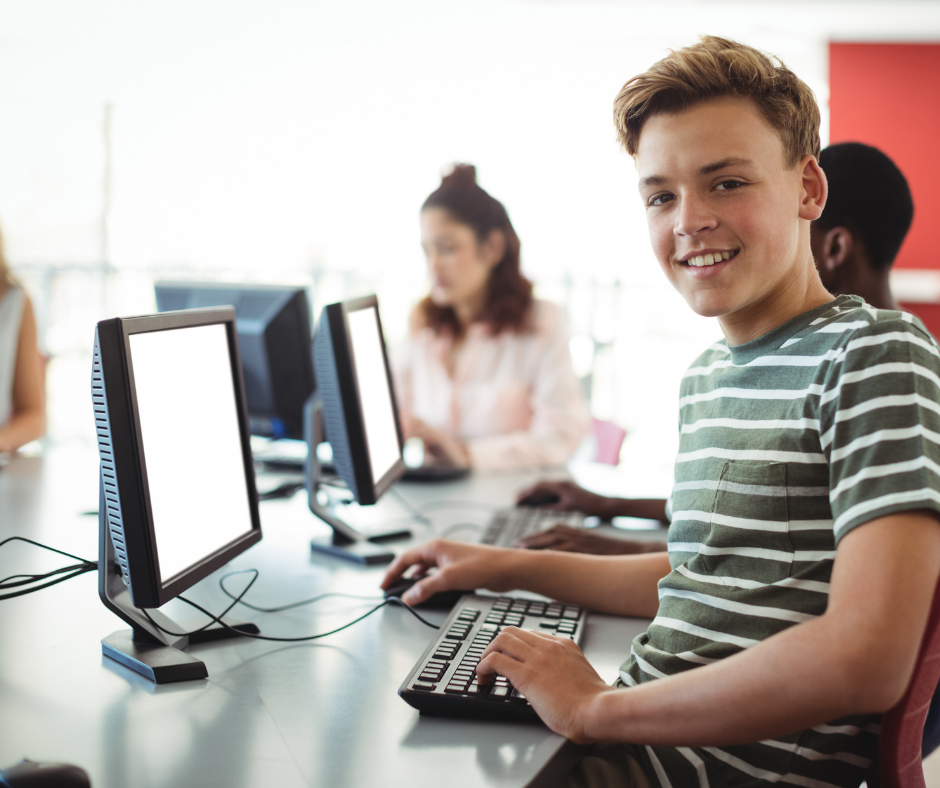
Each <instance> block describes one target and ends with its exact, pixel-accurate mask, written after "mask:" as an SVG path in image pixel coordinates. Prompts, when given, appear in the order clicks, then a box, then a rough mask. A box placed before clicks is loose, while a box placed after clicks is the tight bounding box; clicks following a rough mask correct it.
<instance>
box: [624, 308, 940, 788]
mask: <svg viewBox="0 0 940 788" xmlns="http://www.w3.org/2000/svg"><path fill="white" fill-rule="evenodd" d="M679 426H680V432H681V436H680V447H679V454H678V456H677V458H676V467H675V484H674V487H673V492H672V496H671V498H670V502H669V505H668V510H669V513H670V516H671V525H670V527H669V561H670V565H671V567H672V571H671V572H670V573H669V575H667V576H666V577H665V578H663V580H661V581H660V583H659V600H660V602H659V610H658V612H657V615H656V618H655V619H654V620H653V622H652V623H651V624H650V627H649V630H648V631H647V632H646V633H645V634H643V635H641V636H640V637H638V638H636V640H635V641H634V642H633V647H632V649H631V655H630V659H628V660H627V662H625V663H624V665H623V666H622V667H621V669H620V677H621V682H622V685H623V686H634V685H636V684H640V683H643V682H646V681H653V680H656V679H659V678H663V677H666V676H670V675H673V674H676V673H680V672H682V671H685V670H690V669H693V668H696V667H698V666H700V665H707V664H709V663H711V662H714V661H715V660H719V659H723V658H725V657H728V656H731V655H733V654H736V653H738V652H739V651H741V650H743V649H746V648H748V647H749V646H752V645H754V644H756V643H758V642H759V641H761V640H764V639H765V638H768V637H770V636H771V635H773V634H775V633H777V632H780V631H781V630H783V629H786V628H787V627H790V626H793V625H794V624H799V623H801V622H803V621H807V620H809V619H812V618H814V617H815V616H818V615H820V614H821V613H823V611H824V610H825V609H826V602H827V599H828V594H829V579H830V574H831V571H832V562H833V559H834V557H835V553H836V545H837V544H838V542H839V540H840V539H841V538H842V537H843V536H845V534H847V533H848V532H849V531H851V530H852V529H853V528H855V527H857V526H859V525H862V524H864V523H866V522H869V521H871V520H873V519H875V518H878V517H883V516H885V515H888V514H890V513H892V512H901V511H906V510H912V509H933V510H934V511H938V512H940V476H938V472H940V349H938V346H937V343H936V342H935V341H934V340H933V338H932V337H931V336H930V334H928V333H927V331H926V330H925V329H924V328H923V326H922V325H921V324H920V322H919V321H918V320H917V319H916V318H914V317H912V316H910V315H906V314H903V313H900V312H892V311H884V310H875V309H873V308H871V307H869V306H868V305H867V304H865V302H864V301H862V300H861V299H860V298H857V297H854V296H840V297H839V298H838V299H836V300H835V301H832V302H830V303H828V304H825V305H823V306H821V307H818V308H816V309H814V310H812V311H810V312H807V313H806V314H803V315H801V316H799V317H797V318H795V319H794V320H791V321H789V322H788V323H786V324H784V325H782V326H780V327H779V328H776V329H774V330H773V331H771V332H770V333H768V334H766V335H764V336H762V337H760V338H759V339H756V340H754V341H753V342H748V343H746V344H743V345H738V346H736V347H728V346H727V344H726V343H724V342H720V343H718V344H715V345H713V346H712V347H710V348H709V349H708V350H707V351H706V352H705V353H704V354H702V356H700V357H699V358H698V360H697V361H696V362H695V363H694V365H693V366H692V367H691V368H690V369H689V370H688V372H686V374H685V376H684V378H683V381H682V387H681V396H680V400H679ZM859 582H864V578H859ZM878 722H879V718H878V716H877V715H869V716H856V717H851V718H844V719H840V720H833V721H830V722H829V723H827V724H824V725H817V726H816V727H814V728H812V729H810V730H805V731H800V732H798V733H794V734H792V735H789V736H781V737H779V738H778V739H775V740H772V741H762V742H757V743H754V744H749V745H743V746H734V747H701V748H687V747H637V748H636V750H637V755H638V756H639V757H641V758H642V759H643V761H644V765H645V767H646V768H647V771H648V773H649V774H650V776H651V777H653V780H654V784H655V780H656V779H657V778H658V780H659V783H660V784H661V785H662V786H663V788H666V787H667V786H673V788H679V786H682V787H683V788H684V787H685V786H698V787H699V788H705V786H710V788H718V786H722V788H723V787H724V786H750V785H764V784H766V783H782V784H793V785H800V786H810V787H812V788H829V787H830V786H853V787H855V786H858V785H859V783H860V782H861V781H862V779H863V778H864V774H865V771H866V770H867V768H868V766H869V765H870V763H871V759H872V758H873V757H874V754H875V752H876V750H877V742H878V731H879V724H878Z"/></svg>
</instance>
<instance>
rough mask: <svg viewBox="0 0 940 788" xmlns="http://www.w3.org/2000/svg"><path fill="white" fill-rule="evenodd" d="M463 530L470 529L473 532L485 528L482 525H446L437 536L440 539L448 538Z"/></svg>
mask: <svg viewBox="0 0 940 788" xmlns="http://www.w3.org/2000/svg"><path fill="white" fill-rule="evenodd" d="M465 528H472V529H474V530H477V531H478V530H480V529H482V528H486V526H485V525H483V524H482V523H454V524H453V525H448V526H447V527H446V528H444V529H443V530H441V531H439V532H438V536H440V537H441V538H444V537H447V536H450V535H451V534H453V533H456V532H457V531H463V530H464V529H465Z"/></svg>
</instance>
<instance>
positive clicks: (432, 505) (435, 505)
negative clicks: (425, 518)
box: [420, 499, 503, 512]
mask: <svg viewBox="0 0 940 788" xmlns="http://www.w3.org/2000/svg"><path fill="white" fill-rule="evenodd" d="M502 508H503V507H502V506H498V505H496V504H494V503H484V502H483V501H455V500H452V499H447V500H442V501H429V502H428V503H425V504H422V505H421V507H420V510H421V512H429V511H431V510H433V509H484V510H485V511H487V512H495V511H496V510H497V509H502Z"/></svg>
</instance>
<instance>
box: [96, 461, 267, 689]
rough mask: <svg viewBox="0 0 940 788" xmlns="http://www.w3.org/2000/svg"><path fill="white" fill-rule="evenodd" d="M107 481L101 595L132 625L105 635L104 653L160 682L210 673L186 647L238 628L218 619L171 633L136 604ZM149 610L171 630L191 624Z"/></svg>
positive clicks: (252, 629)
mask: <svg viewBox="0 0 940 788" xmlns="http://www.w3.org/2000/svg"><path fill="white" fill-rule="evenodd" d="M102 482H103V480H101V479H99V493H98V596H100V597H101V601H102V602H103V603H104V606H105V607H106V608H108V610H110V611H111V612H112V613H114V614H115V615H116V616H118V617H119V618H121V619H123V620H124V621H126V622H127V623H128V624H130V625H131V629H121V630H118V631H117V632H112V633H111V634H110V635H108V636H107V637H106V638H104V639H103V640H102V641H101V653H102V654H104V656H106V657H109V658H110V659H113V660H114V661H115V662H120V663H121V664H122V665H125V666H126V667H128V668H130V669H131V670H133V671H136V672H137V673H139V674H140V675H142V676H144V677H145V678H148V679H150V681H152V682H154V683H155V684H169V683H171V682H175V681H192V680H193V679H204V678H207V677H208V675H209V672H208V671H207V670H206V664H205V663H204V662H203V661H202V660H199V659H196V658H195V657H193V656H190V655H189V654H187V653H186V652H184V651H182V649H184V648H186V647H187V646H188V645H189V644H190V643H209V642H211V641H214V640H222V639H224V638H230V637H237V633H235V632H231V631H230V630H228V629H225V628H224V627H222V626H220V625H219V624H213V625H212V626H211V627H208V628H206V629H204V630H202V631H201V632H196V633H194V634H192V635H188V636H186V635H183V636H181V637H178V636H175V635H169V634H167V633H166V632H162V631H161V630H160V629H158V628H157V627H156V626H154V625H153V624H152V623H151V622H150V621H148V620H147V617H146V616H145V615H144V614H143V613H142V612H141V608H138V607H135V606H134V603H133V602H132V601H131V595H130V591H128V589H127V586H126V585H125V584H124V578H123V577H121V571H120V568H119V567H118V565H117V559H116V557H115V555H114V544H113V543H112V542H111V531H110V529H109V527H108V508H107V502H106V501H105V498H104V485H103V483H102ZM147 615H149V616H150V618H152V619H153V620H154V621H155V622H156V623H157V624H159V625H160V626H161V627H163V628H164V629H168V630H170V631H171V632H180V631H185V630H186V628H187V627H186V626H185V625H182V624H177V623H176V622H175V621H173V620H172V619H171V618H169V617H167V616H165V615H164V614H163V613H161V612H160V611H159V610H156V609H148V610H147ZM222 620H223V621H224V622H225V623H226V624H228V626H230V627H232V629H236V630H239V631H241V632H244V633H246V634H250V635H257V634H258V633H259V632H260V630H259V629H258V627H257V626H255V625H254V624H250V623H247V622H244V621H238V620H236V619H230V618H229V617H228V616H225V617H223V618H222Z"/></svg>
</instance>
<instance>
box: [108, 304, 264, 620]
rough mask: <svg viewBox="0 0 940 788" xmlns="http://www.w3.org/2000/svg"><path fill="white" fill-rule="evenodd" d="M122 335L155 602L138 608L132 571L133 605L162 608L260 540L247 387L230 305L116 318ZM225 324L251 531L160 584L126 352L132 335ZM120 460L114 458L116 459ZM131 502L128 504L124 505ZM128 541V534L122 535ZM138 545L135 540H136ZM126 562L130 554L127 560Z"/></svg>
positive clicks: (134, 389) (129, 357)
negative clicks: (246, 399)
mask: <svg viewBox="0 0 940 788" xmlns="http://www.w3.org/2000/svg"><path fill="white" fill-rule="evenodd" d="M116 320H117V326H118V329H119V331H120V349H121V353H122V357H123V358H122V361H123V364H122V366H123V372H124V383H125V387H126V389H125V390H126V396H127V407H128V411H127V412H128V415H129V417H130V419H129V420H130V427H131V432H130V437H131V443H132V447H131V451H132V456H131V458H130V459H131V461H132V463H133V468H134V471H135V476H136V477H137V483H138V490H139V496H140V501H141V503H142V504H143V510H142V512H141V514H142V515H143V517H142V522H139V523H137V527H139V528H141V529H142V533H141V534H140V535H141V536H143V541H144V543H145V549H146V550H147V551H148V554H149V562H148V563H149V565H148V570H149V571H148V572H147V574H148V575H149V577H146V578H145V583H146V586H148V588H147V589H143V590H145V591H146V592H147V593H146V597H148V598H149V599H153V600H155V604H154V603H151V602H149V600H148V602H147V603H146V604H139V603H138V601H137V600H138V598H139V597H141V594H140V593H139V590H138V588H137V587H136V586H137V585H138V583H139V582H140V578H139V576H138V577H136V578H135V577H134V574H133V573H131V584H132V586H134V587H133V588H132V589H131V595H132V598H133V599H134V603H135V604H137V605H138V606H139V607H144V606H146V607H160V606H161V605H163V604H166V603H167V602H169V601H170V600H171V599H174V598H175V597H177V596H179V595H180V594H181V593H183V592H184V591H186V590H187V589H189V588H191V587H192V586H193V585H194V584H196V583H198V582H199V581H200V580H203V579H204V578H205V577H207V576H208V575H210V574H212V572H214V571H216V570H217V569H219V568H220V567H222V566H224V565H225V564H226V563H228V562H229V561H231V560H232V559H233V558H234V557H235V556H237V555H239V554H240V553H242V552H244V551H245V550H247V549H248V548H249V547H251V546H252V545H253V544H255V543H257V542H258V541H260V540H261V518H260V515H259V512H258V493H257V489H256V487H255V474H254V465H253V460H252V456H251V448H250V439H249V432H248V412H247V406H246V402H245V383H244V380H243V378H242V373H241V357H240V355H239V350H238V332H237V330H236V325H235V310H234V309H232V308H231V307H209V308H205V309H192V310H181V311H177V312H163V313H160V314H158V315H147V316H139V317H126V318H117V319H116ZM219 324H221V325H224V326H225V329H226V336H227V339H228V351H229V363H230V365H231V369H232V382H233V388H234V393H235V401H236V412H237V415H238V428H239V433H240V442H241V452H242V465H243V468H244V471H245V484H246V488H247V493H248V505H249V511H250V515H251V530H250V531H248V532H247V533H245V534H243V535H242V536H240V537H237V538H236V539H233V540H232V541H230V542H228V543H227V544H225V545H223V546H222V547H221V548H219V549H217V550H216V551H215V552H214V553H212V554H211V555H209V556H206V557H205V558H204V559H202V560H201V561H198V562H196V563H195V564H192V565H190V566H189V567H187V568H186V569H184V570H183V571H182V572H179V573H177V574H176V575H174V576H173V577H171V578H169V579H168V580H166V581H164V580H163V579H162V575H161V572H160V559H159V555H158V552H157V545H156V533H155V530H154V522H153V510H152V507H151V501H150V487H149V481H148V478H147V463H146V457H145V454H144V450H143V438H142V433H141V427H140V415H139V413H138V410H137V385H136V380H135V377H134V368H133V356H132V354H131V352H130V337H131V336H132V335H134V334H147V333H153V332H157V331H168V330H174V329H185V328H194V327H199V326H207V325H219ZM117 459H118V458H117V457H115V460H117ZM128 503H129V502H128ZM125 506H126V503H125V501H124V500H122V501H121V510H122V516H123V523H124V528H125V529H126V528H127V526H128V520H127V517H126V512H125ZM125 538H126V534H125ZM134 541H135V542H137V543H138V546H139V541H138V540H136V539H135V540H134ZM129 558H130V556H129Z"/></svg>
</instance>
